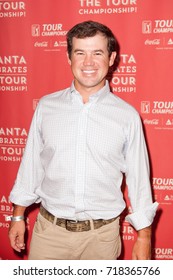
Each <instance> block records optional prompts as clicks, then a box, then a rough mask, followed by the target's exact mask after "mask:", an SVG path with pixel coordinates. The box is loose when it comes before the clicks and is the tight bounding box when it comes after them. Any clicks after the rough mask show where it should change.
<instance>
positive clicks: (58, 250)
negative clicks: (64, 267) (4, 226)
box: [28, 213, 121, 260]
mask: <svg viewBox="0 0 173 280" xmlns="http://www.w3.org/2000/svg"><path fill="white" fill-rule="evenodd" d="M91 225H92V221H91ZM120 253H121V240H120V235H119V218H117V219H116V220H115V221H114V222H112V223H110V224H108V225H104V226H102V227H101V228H99V229H94V228H93V226H92V229H91V230H89V231H84V232H71V231H68V230H66V229H65V228H62V227H60V226H57V225H56V218H55V220H54V223H53V224H52V223H51V222H49V221H48V220H46V219H45V218H44V217H43V216H41V214H40V213H39V214H38V217H37V221H36V223H35V225H34V229H33V234H32V240H31V244H30V253H29V258H28V259H29V260H115V259H117V258H118V256H119V255H120Z"/></svg>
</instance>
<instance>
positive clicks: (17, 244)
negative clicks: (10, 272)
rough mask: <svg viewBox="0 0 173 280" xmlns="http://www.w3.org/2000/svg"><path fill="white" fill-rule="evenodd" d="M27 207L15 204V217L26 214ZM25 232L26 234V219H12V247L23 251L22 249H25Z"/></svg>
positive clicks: (10, 234)
mask: <svg viewBox="0 0 173 280" xmlns="http://www.w3.org/2000/svg"><path fill="white" fill-rule="evenodd" d="M25 209H26V207H24V206H19V205H14V210H13V217H19V216H24V212H25ZM24 234H25V221H24V220H20V221H11V224H10V229H9V239H10V244H11V247H12V248H13V249H14V250H16V251H18V252H21V250H24V249H25V243H24Z"/></svg>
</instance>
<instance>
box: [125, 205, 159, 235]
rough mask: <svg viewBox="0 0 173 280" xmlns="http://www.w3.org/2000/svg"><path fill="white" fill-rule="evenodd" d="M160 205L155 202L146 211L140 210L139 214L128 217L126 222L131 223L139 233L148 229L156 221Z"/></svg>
mask: <svg viewBox="0 0 173 280" xmlns="http://www.w3.org/2000/svg"><path fill="white" fill-rule="evenodd" d="M158 205H159V204H158V202H154V203H153V204H152V205H150V206H149V207H147V208H145V209H140V210H139V211H137V212H134V213H132V214H129V215H127V216H126V218H125V220H126V221H127V222H129V223H130V224H131V225H132V226H133V227H134V228H135V229H136V230H137V231H138V230H140V229H143V228H145V227H148V226H150V225H151V224H152V222H153V220H154V217H155V214H156V210H157V208H158Z"/></svg>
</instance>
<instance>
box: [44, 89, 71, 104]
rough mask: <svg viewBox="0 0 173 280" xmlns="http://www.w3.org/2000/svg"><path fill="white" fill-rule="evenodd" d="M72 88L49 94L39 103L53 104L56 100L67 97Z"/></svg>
mask: <svg viewBox="0 0 173 280" xmlns="http://www.w3.org/2000/svg"><path fill="white" fill-rule="evenodd" d="M69 89H70V88H65V89H62V90H58V91H55V92H52V93H49V94H46V95H44V96H42V97H41V98H40V101H39V103H45V102H49V101H50V102H51V101H54V100H55V99H58V98H61V97H62V96H63V95H66V94H67V92H68V91H69Z"/></svg>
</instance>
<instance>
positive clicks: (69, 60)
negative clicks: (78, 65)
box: [66, 52, 71, 65]
mask: <svg viewBox="0 0 173 280" xmlns="http://www.w3.org/2000/svg"><path fill="white" fill-rule="evenodd" d="M66 55H67V61H68V63H69V64H70V65H71V59H70V58H69V54H68V52H66Z"/></svg>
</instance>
